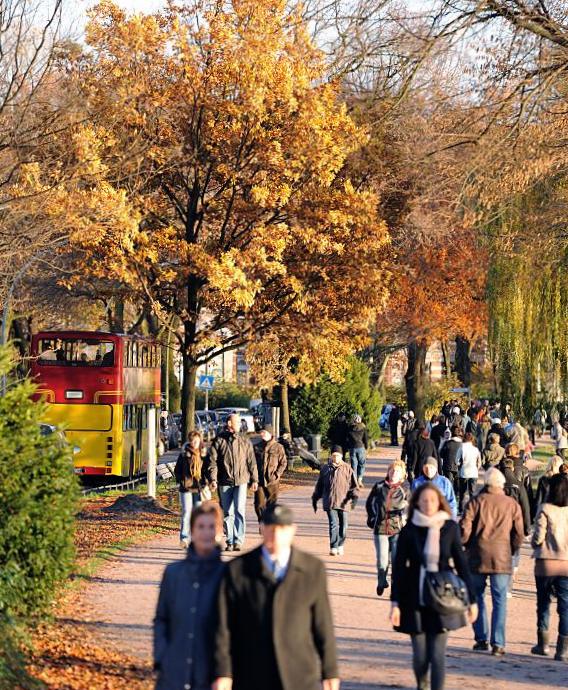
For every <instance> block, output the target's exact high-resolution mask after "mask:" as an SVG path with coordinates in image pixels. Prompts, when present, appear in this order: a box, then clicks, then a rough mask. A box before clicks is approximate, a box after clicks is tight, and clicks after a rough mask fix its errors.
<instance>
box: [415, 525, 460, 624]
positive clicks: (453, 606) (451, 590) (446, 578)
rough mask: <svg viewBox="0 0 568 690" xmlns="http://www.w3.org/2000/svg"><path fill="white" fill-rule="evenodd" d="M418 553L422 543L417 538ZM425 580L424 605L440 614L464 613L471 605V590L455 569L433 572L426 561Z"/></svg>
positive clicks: (423, 590) (423, 584)
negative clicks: (427, 566)
mask: <svg viewBox="0 0 568 690" xmlns="http://www.w3.org/2000/svg"><path fill="white" fill-rule="evenodd" d="M416 547H417V549H418V553H420V552H421V551H422V547H421V544H420V542H419V540H418V538H416ZM422 567H423V568H424V582H423V583H422V599H423V601H424V605H425V606H427V607H428V608H431V609H432V610H433V611H434V612H435V613H437V614H439V615H440V616H452V615H456V614H463V613H465V612H466V611H467V609H468V608H469V605H470V601H469V592H468V590H467V587H466V584H465V582H464V581H463V580H462V579H461V577H460V576H459V575H457V574H456V573H454V571H453V570H440V571H438V572H437V573H432V572H429V571H428V570H426V563H425V562H424V564H423V566H422Z"/></svg>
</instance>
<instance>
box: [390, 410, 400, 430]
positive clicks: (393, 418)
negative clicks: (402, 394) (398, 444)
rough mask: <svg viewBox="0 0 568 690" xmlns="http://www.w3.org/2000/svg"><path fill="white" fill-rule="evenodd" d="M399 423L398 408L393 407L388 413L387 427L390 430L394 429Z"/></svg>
mask: <svg viewBox="0 0 568 690" xmlns="http://www.w3.org/2000/svg"><path fill="white" fill-rule="evenodd" d="M399 421H400V410H399V409H398V407H393V408H392V410H391V411H390V412H389V427H390V428H391V429H396V428H397V426H398V422H399Z"/></svg>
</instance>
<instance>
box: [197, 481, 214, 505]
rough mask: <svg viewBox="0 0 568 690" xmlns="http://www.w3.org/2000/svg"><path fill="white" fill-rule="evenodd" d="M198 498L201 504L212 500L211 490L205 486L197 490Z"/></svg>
mask: <svg viewBox="0 0 568 690" xmlns="http://www.w3.org/2000/svg"><path fill="white" fill-rule="evenodd" d="M199 498H200V499H201V501H202V503H205V501H210V500H211V499H212V498H213V494H212V493H211V489H210V488H209V487H208V486H207V485H205V486H204V487H202V488H201V489H200V490H199Z"/></svg>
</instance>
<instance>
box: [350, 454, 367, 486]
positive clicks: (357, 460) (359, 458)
mask: <svg viewBox="0 0 568 690" xmlns="http://www.w3.org/2000/svg"><path fill="white" fill-rule="evenodd" d="M349 458H350V459H351V467H352V468H353V472H354V474H355V477H356V478H357V481H362V480H363V477H364V476H365V461H366V460H367V454H366V452H365V449H364V448H351V450H350V451H349Z"/></svg>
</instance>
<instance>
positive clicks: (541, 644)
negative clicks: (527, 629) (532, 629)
mask: <svg viewBox="0 0 568 690" xmlns="http://www.w3.org/2000/svg"><path fill="white" fill-rule="evenodd" d="M536 635H537V639H538V643H537V644H536V645H535V646H534V647H533V648H532V649H531V654H538V655H539V656H548V655H549V654H550V647H549V646H548V642H549V635H548V630H538V631H537V633H536Z"/></svg>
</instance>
